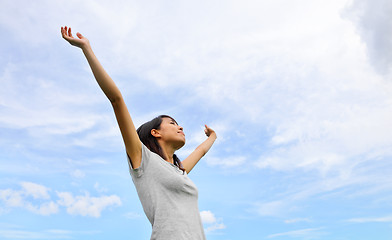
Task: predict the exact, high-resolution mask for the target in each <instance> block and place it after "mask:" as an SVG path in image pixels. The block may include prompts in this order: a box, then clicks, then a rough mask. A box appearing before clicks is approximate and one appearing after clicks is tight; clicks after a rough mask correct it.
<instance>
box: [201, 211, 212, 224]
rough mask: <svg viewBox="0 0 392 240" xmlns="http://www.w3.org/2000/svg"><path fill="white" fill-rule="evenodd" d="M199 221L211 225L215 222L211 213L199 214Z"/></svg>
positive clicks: (202, 212) (203, 212)
mask: <svg viewBox="0 0 392 240" xmlns="http://www.w3.org/2000/svg"><path fill="white" fill-rule="evenodd" d="M200 217H201V221H202V222H203V223H205V224H211V223H215V222H216V218H215V216H214V214H213V213H212V212H211V211H201V212H200Z"/></svg>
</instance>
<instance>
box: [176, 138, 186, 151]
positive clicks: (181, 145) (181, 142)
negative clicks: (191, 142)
mask: <svg viewBox="0 0 392 240" xmlns="http://www.w3.org/2000/svg"><path fill="white" fill-rule="evenodd" d="M176 145H177V147H176V148H177V150H178V149H180V148H182V147H183V146H184V145H185V140H183V141H178V142H177V144H176Z"/></svg>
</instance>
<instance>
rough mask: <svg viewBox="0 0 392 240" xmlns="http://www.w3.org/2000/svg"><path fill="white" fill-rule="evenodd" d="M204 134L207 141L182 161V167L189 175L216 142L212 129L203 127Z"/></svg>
mask: <svg viewBox="0 0 392 240" xmlns="http://www.w3.org/2000/svg"><path fill="white" fill-rule="evenodd" d="M204 132H205V134H206V135H207V137H208V138H207V139H206V140H205V141H204V142H203V143H202V144H200V145H199V146H198V147H197V148H196V149H195V151H193V152H192V153H191V154H190V155H189V156H188V157H187V158H186V159H185V160H184V161H182V165H183V166H184V168H185V170H186V172H187V173H189V172H190V171H191V170H192V169H193V167H194V166H195V165H196V164H197V163H198V162H199V160H200V159H201V158H202V157H203V156H204V155H205V154H206V153H207V152H208V150H210V148H211V146H212V144H214V142H215V140H216V133H215V131H214V130H212V128H210V127H208V126H207V125H205V129H204Z"/></svg>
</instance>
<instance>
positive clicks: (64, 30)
mask: <svg viewBox="0 0 392 240" xmlns="http://www.w3.org/2000/svg"><path fill="white" fill-rule="evenodd" d="M61 35H62V36H63V38H64V39H65V40H67V41H68V42H69V43H70V44H71V45H73V46H76V47H79V48H83V47H84V46H87V45H88V44H89V41H88V39H87V38H85V37H83V35H82V34H80V33H76V36H77V37H78V38H74V37H73V36H72V32H71V28H68V27H67V26H65V27H61Z"/></svg>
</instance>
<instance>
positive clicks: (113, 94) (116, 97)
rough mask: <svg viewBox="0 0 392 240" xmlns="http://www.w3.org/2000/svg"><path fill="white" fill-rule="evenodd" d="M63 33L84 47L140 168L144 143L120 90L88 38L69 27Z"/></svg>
mask: <svg viewBox="0 0 392 240" xmlns="http://www.w3.org/2000/svg"><path fill="white" fill-rule="evenodd" d="M61 35H62V36H63V38H64V39H65V40H67V41H68V42H69V43H70V44H71V45H73V46H76V47H78V48H80V49H82V51H83V53H84V55H85V57H86V59H87V61H88V64H89V65H90V68H91V70H92V72H93V74H94V77H95V79H96V80H97V83H98V85H99V86H100V87H101V89H102V91H103V92H104V93H105V95H106V97H107V98H108V99H109V101H110V102H111V104H112V106H113V109H114V113H115V115H116V119H117V123H118V125H119V127H120V131H121V135H122V137H123V140H124V144H125V149H126V151H127V154H128V156H129V157H130V158H131V162H132V167H133V168H134V169H135V168H138V167H139V166H140V163H141V159H142V153H141V149H142V144H141V142H140V139H139V136H138V135H137V133H136V129H135V126H134V124H133V121H132V118H131V116H130V114H129V112H128V109H127V106H126V105H125V102H124V99H123V97H122V95H121V92H120V90H119V89H118V88H117V86H116V84H115V83H114V81H113V80H112V78H111V77H110V76H109V75H108V74H107V72H106V71H105V69H104V68H103V67H102V65H101V63H100V62H99V61H98V59H97V57H96V56H95V54H94V52H93V50H92V48H91V46H90V42H89V40H88V39H87V38H85V37H84V36H83V35H82V34H80V33H77V34H76V36H77V37H78V38H74V37H73V36H72V32H71V28H68V27H61Z"/></svg>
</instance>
